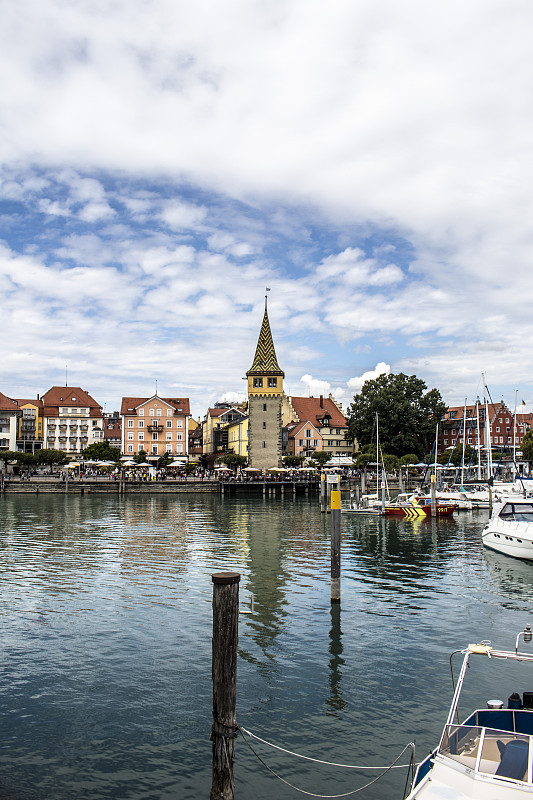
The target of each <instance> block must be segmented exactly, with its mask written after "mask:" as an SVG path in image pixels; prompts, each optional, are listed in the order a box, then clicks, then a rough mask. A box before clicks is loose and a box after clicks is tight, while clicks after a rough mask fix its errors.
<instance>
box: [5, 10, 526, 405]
mask: <svg viewBox="0 0 533 800" xmlns="http://www.w3.org/2000/svg"><path fill="white" fill-rule="evenodd" d="M0 8H1V18H2V25H1V26H0V76H1V86H2V91H1V92H0V304H1V305H0V307H1V317H0V318H1V321H2V334H3V335H2V342H3V347H2V358H1V360H0V391H2V392H3V393H4V394H6V395H8V396H9V397H15V398H30V397H36V395H37V394H42V393H44V392H45V391H47V390H48V389H49V388H50V387H51V386H53V385H64V384H65V383H66V382H68V385H70V386H81V387H82V388H84V389H86V390H87V391H89V393H90V394H91V395H92V396H93V397H94V398H95V400H97V402H99V403H100V404H102V405H103V406H105V409H106V411H113V410H117V409H118V408H119V407H120V400H121V397H122V396H139V397H148V396H152V395H153V394H155V393H156V387H157V392H158V393H159V395H160V396H166V397H174V396H179V397H189V398H190V400H191V409H192V413H193V415H194V416H195V417H196V418H197V417H198V416H203V415H204V413H205V412H206V410H207V408H208V407H209V406H212V405H213V404H214V403H215V402H216V401H220V400H229V401H232V402H233V401H236V400H239V399H243V398H244V396H245V388H246V384H245V383H244V382H243V380H242V379H243V378H244V376H245V373H246V370H248V369H249V368H250V367H251V365H252V362H253V357H254V353H255V347H256V343H257V337H258V334H259V330H260V327H261V322H262V317H263V311H264V304H265V296H268V313H269V319H270V324H271V329H272V334H273V337H274V341H275V346H276V352H277V356H278V362H279V364H280V367H281V368H282V369H283V370H284V372H285V390H286V392H287V393H289V394H292V395H300V396H307V395H310V394H313V395H315V396H318V395H320V394H324V395H328V394H329V393H332V395H333V396H334V397H335V398H336V399H337V400H338V401H339V402H340V403H342V405H343V407H344V408H345V409H346V407H347V406H348V405H349V403H350V402H351V400H352V398H353V396H354V394H356V393H357V392H359V391H360V389H361V387H362V385H363V383H364V381H365V380H367V379H370V378H374V377H376V376H377V375H379V374H382V373H394V374H396V373H399V372H403V373H405V374H407V375H417V377H419V378H422V379H423V380H424V381H425V383H426V385H427V387H428V389H430V388H433V387H436V388H437V389H439V391H440V392H441V394H442V396H443V399H444V400H445V402H446V403H448V404H449V405H456V404H457V405H460V404H462V403H464V401H465V399H466V400H467V401H468V402H469V403H470V402H474V400H475V399H476V396H478V395H479V396H482V392H483V383H482V374H484V376H485V381H486V383H487V385H488V387H489V390H490V392H491V396H492V398H493V399H494V400H495V401H497V400H499V399H501V398H503V399H504V400H505V402H507V404H508V406H509V407H510V408H511V409H512V408H513V406H514V404H515V402H518V404H519V405H520V407H521V408H523V406H522V403H523V402H524V403H525V404H526V408H527V409H528V410H533V370H532V354H531V350H532V342H533V314H532V313H531V309H532V308H533V275H532V269H531V265H532V256H533V225H532V221H533V209H532V205H533V195H532V191H531V187H532V186H533V180H532V179H533V174H532V173H533V158H532V155H533V153H532V150H533V101H532V99H533V60H532V59H531V42H530V40H531V30H532V28H533V5H532V4H531V2H530V0H518V1H515V0H505V2H503V1H502V2H494V1H493V0H470V1H469V2H468V3H465V2H464V0H460V1H459V0H445V2H442V1H441V0H434V1H433V0H430V1H429V2H428V0H327V2H318V0H283V1H282V0H269V2H268V3H265V2H257V0H246V1H244V0H217V2H212V0H211V1H210V2H206V0H195V2H194V3H190V2H187V3H186V2H184V1H183V0H113V2H112V3H110V2H109V1H108V0H17V2H16V3H12V2H9V0H0ZM267 289H268V290H269V291H268V292H267V291H266V290H267Z"/></svg>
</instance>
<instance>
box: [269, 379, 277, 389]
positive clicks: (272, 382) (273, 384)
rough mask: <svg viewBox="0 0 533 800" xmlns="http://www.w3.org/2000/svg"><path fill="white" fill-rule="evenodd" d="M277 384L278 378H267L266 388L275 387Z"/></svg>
mask: <svg viewBox="0 0 533 800" xmlns="http://www.w3.org/2000/svg"><path fill="white" fill-rule="evenodd" d="M277 385H278V379H277V378H269V379H268V388H269V389H275V388H276V387H277Z"/></svg>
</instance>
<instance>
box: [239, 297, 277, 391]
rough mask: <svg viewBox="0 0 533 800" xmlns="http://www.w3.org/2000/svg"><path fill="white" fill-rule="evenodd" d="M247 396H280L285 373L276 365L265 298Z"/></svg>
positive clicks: (248, 374) (249, 374)
mask: <svg viewBox="0 0 533 800" xmlns="http://www.w3.org/2000/svg"><path fill="white" fill-rule="evenodd" d="M246 377H247V378H248V394H281V393H282V391H283V378H284V377H285V373H284V372H283V370H282V369H280V366H279V364H278V359H277V356H276V349H275V347H274V340H273V339H272V332H271V330H270V322H269V319H268V309H267V303H266V298H265V313H264V315H263V324H262V325H261V330H260V332H259V339H258V340H257V347H256V350H255V356H254V361H253V364H252V366H251V367H250V369H249V370H248V372H247V373H246Z"/></svg>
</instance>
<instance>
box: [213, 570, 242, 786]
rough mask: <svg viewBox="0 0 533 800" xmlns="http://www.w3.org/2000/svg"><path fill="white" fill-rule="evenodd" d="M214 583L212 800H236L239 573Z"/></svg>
mask: <svg viewBox="0 0 533 800" xmlns="http://www.w3.org/2000/svg"><path fill="white" fill-rule="evenodd" d="M211 578H212V581H213V650H212V675H213V726H212V728H211V741H212V742H213V774H212V783H211V794H210V800H233V796H234V780H233V764H234V760H235V738H236V736H237V719H236V706H237V644H238V641H239V581H240V580H241V576H240V575H239V573H238V572H218V573H215V574H214V575H212V576H211Z"/></svg>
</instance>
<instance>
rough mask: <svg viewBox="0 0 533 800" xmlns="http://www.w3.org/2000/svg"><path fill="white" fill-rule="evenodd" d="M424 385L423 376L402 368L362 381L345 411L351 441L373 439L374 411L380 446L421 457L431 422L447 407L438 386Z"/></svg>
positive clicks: (432, 435)
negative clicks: (358, 391) (412, 373)
mask: <svg viewBox="0 0 533 800" xmlns="http://www.w3.org/2000/svg"><path fill="white" fill-rule="evenodd" d="M426 389H427V387H426V384H425V383H424V381H423V380H421V379H420V378H417V377H416V375H404V374H403V372H401V373H400V374H399V375H380V376H379V377H378V378H375V379H374V380H371V381H366V383H364V384H363V388H362V389H361V391H360V393H359V394H357V395H355V397H354V399H353V403H352V404H351V405H350V406H349V408H348V412H347V415H346V418H347V422H348V431H349V436H350V438H351V439H352V441H353V440H355V439H357V441H358V442H359V445H365V444H369V443H371V442H372V441H374V442H375V440H376V414H377V415H378V420H379V442H380V446H381V447H382V448H383V450H384V451H386V452H387V453H389V454H391V455H395V456H398V457H401V456H403V455H404V454H405V453H413V454H414V453H416V455H417V458H421V457H422V456H423V455H424V453H426V452H428V451H430V450H431V446H432V443H433V440H434V438H435V426H436V424H437V423H438V422H440V420H441V419H442V418H443V416H444V414H445V412H446V409H447V406H446V404H445V403H444V401H443V400H442V397H441V394H440V392H439V390H438V389H430V390H429V391H426Z"/></svg>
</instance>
